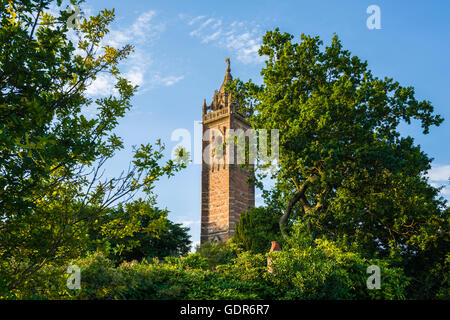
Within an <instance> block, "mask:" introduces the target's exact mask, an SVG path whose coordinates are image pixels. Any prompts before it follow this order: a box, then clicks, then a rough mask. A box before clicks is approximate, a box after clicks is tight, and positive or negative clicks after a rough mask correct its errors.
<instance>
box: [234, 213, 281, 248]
mask: <svg viewBox="0 0 450 320" xmlns="http://www.w3.org/2000/svg"><path fill="white" fill-rule="evenodd" d="M279 218H280V214H279V213H278V212H277V211H274V210H271V209H270V207H257V208H251V209H250V210H249V211H244V212H242V214H241V216H240V218H239V223H238V225H237V226H236V231H235V233H234V235H233V242H234V243H236V244H237V245H238V246H239V247H240V248H242V249H243V250H244V251H250V252H252V253H267V252H269V250H270V246H271V242H272V241H280V240H281V233H280V228H279V225H278V221H279Z"/></svg>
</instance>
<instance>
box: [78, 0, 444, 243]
mask: <svg viewBox="0 0 450 320" xmlns="http://www.w3.org/2000/svg"><path fill="white" fill-rule="evenodd" d="M370 5H377V6H379V8H380V10H381V29H374V30H369V29H368V28H367V26H366V20H367V18H368V17H369V16H370V14H368V13H366V9H367V8H368V6H370ZM103 8H108V9H111V8H115V9H116V21H115V22H114V23H113V25H112V26H111V28H110V29H111V34H110V35H109V36H108V39H107V42H109V43H110V44H115V45H124V44H126V43H129V44H132V45H134V46H135V48H136V51H135V53H134V54H133V55H132V56H131V57H130V58H129V59H128V61H127V62H126V63H124V64H123V65H122V66H121V70H122V71H123V73H124V74H125V75H126V76H127V77H128V78H129V79H130V80H131V81H133V82H134V83H135V84H139V85H140V89H139V92H138V94H137V95H136V96H135V97H134V98H133V106H134V107H133V110H132V111H130V112H129V114H128V115H127V116H126V117H125V118H124V119H122V121H121V123H120V125H119V127H118V128H117V133H118V134H119V135H120V136H121V137H122V138H123V140H124V142H125V147H126V148H125V150H124V151H123V152H120V153H119V154H118V155H117V156H116V157H115V158H114V159H113V161H111V163H110V164H109V167H108V169H109V170H110V173H111V174H117V173H119V172H120V171H121V170H123V169H126V168H127V167H128V163H129V160H130V158H131V149H132V146H133V145H139V144H141V143H147V142H154V141H156V139H158V138H161V139H162V141H163V142H165V143H166V145H167V149H168V154H169V152H170V151H171V150H172V148H173V147H174V146H175V145H176V144H177V141H171V135H172V132H173V131H174V130H176V129H178V128H185V129H187V130H189V131H190V132H191V134H192V139H193V137H194V122H195V121H200V120H201V112H202V110H201V107H202V103H203V99H204V98H206V99H207V101H208V103H209V102H210V101H211V99H212V95H213V93H214V90H215V89H219V87H220V85H221V83H222V80H223V76H224V74H225V68H226V64H225V61H224V58H225V57H230V59H231V69H232V74H233V76H234V77H239V78H241V79H242V80H244V81H246V80H248V79H249V78H251V79H253V80H254V81H256V82H259V81H260V70H261V67H262V66H263V59H262V58H261V57H259V56H258V55H257V50H258V47H259V44H260V42H261V39H262V36H263V34H264V33H265V31H266V30H272V29H274V28H275V27H279V28H280V29H281V31H283V32H288V33H291V34H293V35H294V36H295V37H296V39H299V36H300V35H301V33H306V34H310V35H313V36H315V35H318V36H320V37H321V39H322V40H323V41H324V43H325V44H328V43H329V41H330V39H331V37H332V36H333V34H334V33H336V34H337V35H338V36H339V37H340V38H341V40H342V41H343V45H344V47H345V48H346V49H348V50H350V51H351V52H352V54H354V55H357V56H359V57H360V58H362V59H363V60H367V61H368V63H369V67H370V69H371V70H372V71H373V73H374V74H375V75H376V76H378V77H385V76H387V77H392V78H394V79H395V80H397V81H399V82H400V84H402V85H404V86H413V87H415V89H416V95H417V97H418V98H420V99H427V100H430V101H431V102H432V104H433V105H434V106H435V110H436V112H437V113H439V114H441V115H442V116H443V117H444V118H445V119H448V120H447V121H445V122H444V123H443V124H442V125H441V126H440V127H439V128H433V129H432V130H431V133H430V134H429V135H423V134H422V133H421V130H420V127H419V126H418V125H417V124H413V125H411V126H402V127H401V131H402V133H403V134H405V135H411V136H412V137H414V139H415V141H416V143H417V144H420V145H421V147H422V149H423V150H424V151H425V152H426V153H427V154H428V155H430V156H431V157H432V158H434V162H433V170H432V171H431V172H430V174H429V176H430V180H431V182H432V183H434V184H436V185H446V186H448V178H449V177H450V148H449V147H448V145H447V143H448V141H447V137H450V108H449V105H448V104H449V98H448V93H449V91H450V81H449V72H450V55H449V52H450V22H449V18H450V1H443V0H442V1H399V0H397V1H378V0H372V1H356V0H355V1H345V0H340V1H331V0H328V1H326V0H321V1H299V0H296V1H294V0H293V1H287V0H283V1H280V0H279V1H272V0H271V1H269V0H266V1H264V0H258V1H232V0H230V1H206V0H196V1H180V0H179V1H170V0H165V1H148V0H145V1H144V0H139V1H138V0H128V1H119V0H108V1H103V0H95V1H89V0H88V1H87V4H86V6H85V8H84V9H85V11H86V12H87V13H96V12H97V11H99V10H101V9H103ZM111 85H112V83H111V82H110V79H108V78H107V77H103V78H100V79H98V80H97V81H96V82H95V83H94V84H93V85H92V86H91V87H90V88H89V94H90V95H92V96H98V95H103V94H107V93H108V92H109V91H110V90H111ZM191 143H192V145H193V144H194V142H193V141H192V142H191ZM200 170H201V168H200V165H198V164H193V165H190V166H189V167H188V168H187V169H186V170H184V171H183V172H182V173H180V174H178V175H177V176H176V177H174V178H171V179H170V180H162V181H161V182H160V183H159V184H158V187H157V189H156V192H157V194H158V205H159V206H160V207H163V208H167V209H168V210H170V212H171V213H170V215H169V217H170V219H172V220H173V221H176V222H180V223H183V224H184V225H186V226H189V227H190V228H191V235H192V240H193V241H194V242H198V241H199V239H200V182H201V181H200ZM442 194H443V196H445V197H446V198H448V199H450V188H446V189H444V190H443V191H442ZM257 195H259V192H257ZM257 203H261V199H260V197H257Z"/></svg>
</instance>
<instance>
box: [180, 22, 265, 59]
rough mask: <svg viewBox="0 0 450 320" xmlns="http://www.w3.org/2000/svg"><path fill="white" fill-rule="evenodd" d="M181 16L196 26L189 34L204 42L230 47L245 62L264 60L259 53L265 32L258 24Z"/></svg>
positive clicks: (188, 23) (190, 24) (191, 25)
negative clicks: (228, 22) (227, 22)
mask: <svg viewBox="0 0 450 320" xmlns="http://www.w3.org/2000/svg"><path fill="white" fill-rule="evenodd" d="M180 17H181V18H182V19H183V20H188V21H187V25H188V26H190V27H194V30H192V31H190V32H189V35H190V36H191V37H195V38H198V39H199V40H200V41H201V42H202V43H211V44H214V45H217V46H219V47H222V48H225V49H228V50H229V51H231V52H232V53H233V54H235V55H236V58H237V59H238V60H239V61H241V62H242V63H245V64H250V63H261V62H262V61H264V57H260V56H259V54H258V50H259V47H260V44H261V40H262V35H263V32H262V30H260V29H259V27H258V26H257V25H254V24H252V23H249V22H238V21H235V22H233V23H231V24H229V25H226V26H225V25H224V24H223V23H222V19H217V18H207V17H205V16H198V17H195V18H192V19H187V17H186V16H184V15H182V16H180ZM205 19H206V20H205Z"/></svg>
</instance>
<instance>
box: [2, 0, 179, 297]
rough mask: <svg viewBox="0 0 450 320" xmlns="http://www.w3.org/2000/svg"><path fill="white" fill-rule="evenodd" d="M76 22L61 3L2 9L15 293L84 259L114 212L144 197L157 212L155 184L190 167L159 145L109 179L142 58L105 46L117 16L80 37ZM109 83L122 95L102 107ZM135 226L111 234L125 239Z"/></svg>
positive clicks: (5, 197)
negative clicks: (99, 88)
mask: <svg viewBox="0 0 450 320" xmlns="http://www.w3.org/2000/svg"><path fill="white" fill-rule="evenodd" d="M82 2H83V1H75V0H72V1H71V3H72V4H73V5H78V6H79V5H80V4H81V3H82ZM50 5H53V7H52V10H50V9H49V7H50ZM55 10H56V12H55ZM69 16H70V14H69V13H68V12H67V8H66V7H63V5H62V1H61V0H58V1H50V0H26V1H0V44H1V45H0V131H1V132H0V288H1V287H3V288H6V290H7V291H8V292H14V290H16V289H20V288H21V287H22V288H23V287H26V286H27V282H28V281H29V279H30V277H35V275H36V273H37V272H38V271H39V270H40V269H42V268H43V267H46V266H50V265H52V264H58V265H60V264H62V263H65V262H67V261H68V259H71V258H77V257H79V255H80V254H81V253H82V252H83V251H84V250H86V249H87V248H89V241H88V233H87V231H88V230H89V228H91V227H92V225H95V224H98V223H99V221H100V220H101V219H100V218H101V217H102V216H103V215H104V214H105V210H106V208H109V207H112V206H115V205H117V204H118V203H120V202H126V201H128V200H129V199H131V198H133V197H134V196H135V195H136V194H137V193H138V192H143V194H144V195H145V199H144V200H143V201H146V202H149V203H153V200H154V196H153V194H152V191H153V187H154V184H155V182H156V181H157V180H158V179H159V178H160V177H162V176H169V177H170V176H172V175H173V174H174V173H175V172H177V171H178V170H180V169H181V168H182V167H184V164H183V163H178V164H177V163H174V162H172V161H171V160H169V161H167V162H165V163H164V162H163V161H162V158H163V150H164V146H163V145H162V144H161V143H160V142H157V144H156V145H155V146H153V145H150V144H147V145H141V146H140V147H138V148H136V149H135V152H134V158H133V161H132V163H131V164H130V166H129V169H128V171H124V172H123V173H122V174H121V175H120V176H118V177H115V178H104V177H103V174H102V172H103V166H104V164H105V162H106V161H107V160H108V159H109V158H111V157H112V156H113V155H114V154H115V153H116V152H117V150H119V149H121V148H123V143H122V141H121V139H120V138H119V137H118V136H116V135H115V134H114V128H115V127H116V126H117V124H118V121H119V119H120V118H121V117H123V116H124V115H125V113H126V111H127V110H129V109H130V108H131V98H132V96H133V94H134V93H135V91H136V89H137V87H135V86H133V85H132V84H131V83H130V82H129V81H127V80H126V79H125V78H123V77H122V76H121V74H120V71H119V64H120V62H121V61H123V60H124V59H125V58H126V57H127V56H128V55H129V54H130V52H131V51H132V50H133V48H132V47H131V46H130V45H126V46H124V47H122V48H114V47H111V46H109V45H105V44H104V41H103V39H104V37H105V35H106V34H107V33H108V31H109V30H108V25H109V24H110V23H111V21H113V19H114V10H103V11H101V12H100V13H98V14H97V15H95V16H91V17H87V18H83V19H81V24H80V25H79V27H78V30H76V32H75V31H72V30H69V29H68V25H67V22H68V18H69ZM100 73H106V74H109V75H110V76H111V77H112V79H114V80H113V81H114V82H115V92H114V93H112V94H110V95H108V96H104V97H100V98H98V99H95V100H94V99H93V98H91V97H89V96H88V95H87V94H86V89H87V88H88V86H89V85H90V84H91V83H92V82H93V81H94V80H95V79H96V78H97V76H98V75H99V74H100ZM88 107H89V108H90V110H95V115H94V116H87V112H86V111H87V108H88ZM126 222H127V220H126V219H125V220H124V219H122V220H118V221H115V222H112V223H111V225H110V227H111V228H114V227H116V226H117V225H121V227H122V230H121V232H122V236H126V235H127V234H129V232H132V230H133V228H132V226H130V227H128V226H127V225H126ZM105 232H106V231H105ZM111 232H112V231H111ZM106 233H107V232H106Z"/></svg>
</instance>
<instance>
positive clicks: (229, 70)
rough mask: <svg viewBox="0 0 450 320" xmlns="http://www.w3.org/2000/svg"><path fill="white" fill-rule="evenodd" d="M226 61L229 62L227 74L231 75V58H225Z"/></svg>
mask: <svg viewBox="0 0 450 320" xmlns="http://www.w3.org/2000/svg"><path fill="white" fill-rule="evenodd" d="M225 61H226V62H227V73H230V72H231V67H230V64H231V63H230V58H225Z"/></svg>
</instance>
